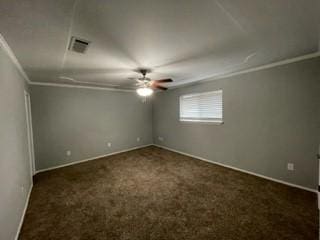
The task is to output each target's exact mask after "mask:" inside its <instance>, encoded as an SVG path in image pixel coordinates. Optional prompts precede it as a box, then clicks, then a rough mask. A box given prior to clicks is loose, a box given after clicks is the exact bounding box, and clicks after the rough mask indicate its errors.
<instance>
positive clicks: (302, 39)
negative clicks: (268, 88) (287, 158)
mask: <svg viewBox="0 0 320 240" xmlns="http://www.w3.org/2000/svg"><path fill="white" fill-rule="evenodd" d="M319 2H320V1H318V0H307V1H302V0H281V1H279V0H268V1H266V0H237V1H234V0H201V1H199V0H174V1H173V0H137V1H132V0H108V1H107V0H106V1H102V0H90V1H86V0H78V1H74V0H28V1H21V0H0V32H1V34H2V35H3V36H4V37H5V39H6V40H7V42H8V43H9V45H10V46H11V48H12V49H13V51H14V53H15V54H16V56H17V58H18V60H19V61H20V63H21V64H22V66H23V67H24V69H25V71H26V72H27V74H28V76H29V78H30V79H31V80H32V81H37V82H54V83H69V84H79V82H73V81H71V80H67V79H61V78H59V77H60V76H65V77H69V78H72V79H74V80H76V81H80V82H82V83H80V84H83V85H97V86H109V87H112V86H114V87H119V88H130V87H133V86H134V85H133V84H134V81H133V80H132V79H131V78H134V77H137V76H138V74H137V73H136V72H134V70H135V69H137V68H140V67H147V68H151V69H152V70H153V72H152V73H151V74H150V76H149V77H151V78H153V79H157V78H164V77H171V78H173V79H174V83H173V85H179V84H184V83H187V82H193V81H199V80H201V79H204V78H208V77H216V76H218V75H222V74H226V73H231V72H235V71H239V70H244V69H247V68H251V67H255V66H259V65H263V64H267V63H271V62H275V61H279V60H283V59H287V58H292V57H296V56H300V55H304V54H309V53H313V52H316V51H318V44H319V17H318V15H319V11H318V10H319V9H320V8H319ZM71 36H77V37H80V38H83V39H87V40H89V41H91V44H90V47H89V49H88V51H87V52H86V54H79V53H75V52H70V51H68V50H67V47H68V44H69V40H70V37H71Z"/></svg>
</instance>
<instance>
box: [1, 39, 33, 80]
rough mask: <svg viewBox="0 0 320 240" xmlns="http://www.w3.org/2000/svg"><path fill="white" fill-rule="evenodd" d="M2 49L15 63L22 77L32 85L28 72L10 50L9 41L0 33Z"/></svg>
mask: <svg viewBox="0 0 320 240" xmlns="http://www.w3.org/2000/svg"><path fill="white" fill-rule="evenodd" d="M0 47H1V48H3V50H4V51H5V53H6V54H7V55H8V57H9V58H10V59H11V61H12V62H13V64H14V65H15V66H16V67H17V69H18V70H19V72H20V73H21V75H22V77H23V78H24V79H25V80H26V82H27V83H29V84H30V83H31V81H30V79H29V78H28V75H27V74H26V72H25V71H24V70H23V68H22V66H21V65H20V63H19V61H18V59H17V58H16V56H15V55H14V53H13V51H12V49H11V48H10V46H9V45H8V43H7V41H6V40H5V39H4V37H3V36H2V34H1V33H0Z"/></svg>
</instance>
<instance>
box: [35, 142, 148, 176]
mask: <svg viewBox="0 0 320 240" xmlns="http://www.w3.org/2000/svg"><path fill="white" fill-rule="evenodd" d="M151 145H153V144H146V145H141V146H137V147H133V148H128V149H124V150H121V151H117V152H112V153H108V154H104V155H100V156H95V157H91V158H87V159H83V160H79V161H74V162H70V163H66V164H62V165H58V166H54V167H49V168H45V169H40V170H37V171H36V172H35V174H37V173H41V172H46V171H49V170H53V169H57V168H62V167H67V166H71V165H75V164H79V163H83V162H88V161H91V160H96V159H99V158H103V157H108V156H112V155H115V154H119V153H124V152H128V151H132V150H136V149H139V148H144V147H148V146H151Z"/></svg>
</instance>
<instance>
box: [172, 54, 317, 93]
mask: <svg viewBox="0 0 320 240" xmlns="http://www.w3.org/2000/svg"><path fill="white" fill-rule="evenodd" d="M316 57H320V51H317V52H315V53H311V54H306V55H302V56H299V57H295V58H289V59H285V60H281V61H279V62H274V63H269V64H266V65H262V66H259V67H254V68H249V69H246V70H242V71H238V72H233V73H227V74H222V75H218V76H216V77H207V78H204V79H202V80H198V81H193V82H185V83H182V84H180V85H176V86H172V87H171V89H176V88H180V87H185V86H188V85H193V84H196V83H199V82H210V81H214V80H218V79H223V78H228V77H233V76H237V75H241V74H245V73H250V72H256V71H260V70H264V69H268V68H273V67H277V66H282V65H286V64H290V63H295V62H300V61H303V60H308V59H312V58H316Z"/></svg>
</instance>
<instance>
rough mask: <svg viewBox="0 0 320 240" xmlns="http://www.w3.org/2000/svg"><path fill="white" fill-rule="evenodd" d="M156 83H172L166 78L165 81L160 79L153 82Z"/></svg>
mask: <svg viewBox="0 0 320 240" xmlns="http://www.w3.org/2000/svg"><path fill="white" fill-rule="evenodd" d="M153 81H155V82H157V83H165V82H173V80H172V79H171V78H166V79H160V80H153Z"/></svg>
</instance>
